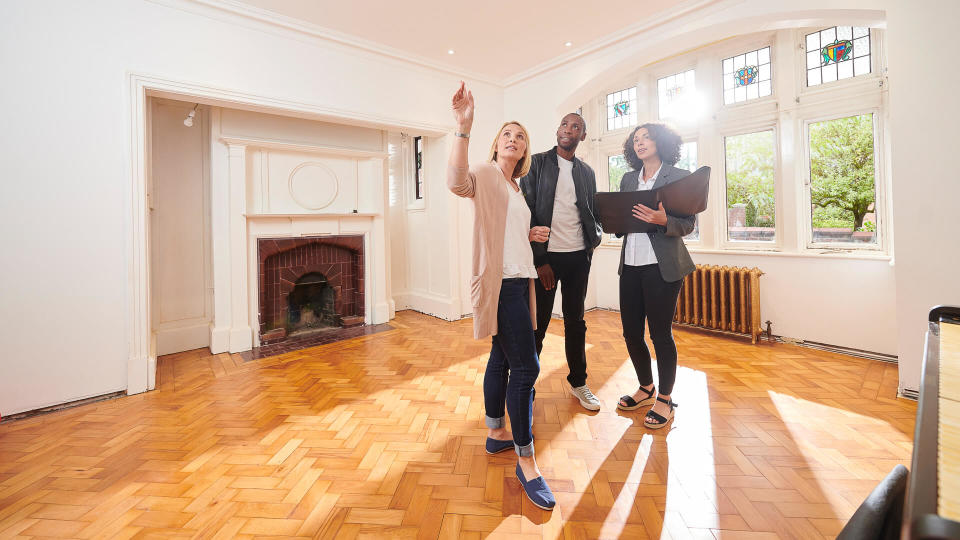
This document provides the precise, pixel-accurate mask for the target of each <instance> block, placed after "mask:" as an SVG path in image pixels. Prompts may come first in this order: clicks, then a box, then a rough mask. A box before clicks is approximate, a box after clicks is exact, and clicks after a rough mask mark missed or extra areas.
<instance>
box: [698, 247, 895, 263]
mask: <svg viewBox="0 0 960 540" xmlns="http://www.w3.org/2000/svg"><path fill="white" fill-rule="evenodd" d="M687 250H688V251H689V252H690V253H702V254H704V255H758V256H761V257H794V258H796V257H800V258H808V259H856V260H865V261H888V262H889V261H892V260H893V257H892V256H890V255H888V254H886V253H882V252H877V251H869V252H867V251H858V250H851V251H836V250H817V249H810V250H804V251H797V252H786V251H773V250H769V249H708V248H697V247H692V246H687Z"/></svg>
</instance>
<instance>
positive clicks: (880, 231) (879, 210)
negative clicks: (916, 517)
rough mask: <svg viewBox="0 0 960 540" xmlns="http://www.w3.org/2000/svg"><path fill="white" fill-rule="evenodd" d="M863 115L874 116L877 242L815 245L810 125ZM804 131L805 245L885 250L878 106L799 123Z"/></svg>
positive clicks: (881, 147) (883, 194)
mask: <svg viewBox="0 0 960 540" xmlns="http://www.w3.org/2000/svg"><path fill="white" fill-rule="evenodd" d="M865 114H872V115H873V189H874V201H873V214H874V215H875V216H876V218H877V231H876V232H877V240H876V242H875V243H873V244H862V243H861V244H858V243H854V242H815V241H814V240H813V219H812V217H813V216H812V206H813V194H812V193H811V191H810V189H811V185H812V183H813V180H812V178H811V176H812V175H811V172H810V124H816V123H820V122H828V121H830V120H839V119H841V118H849V117H851V116H861V115H865ZM802 124H803V128H802V130H801V133H802V136H803V153H802V154H801V155H802V156H803V159H804V161H803V164H802V165H803V170H804V172H803V197H802V201H803V213H802V214H801V215H802V216H803V219H804V226H803V232H804V237H803V240H804V245H805V246H806V249H808V250H855V251H874V252H883V251H886V242H885V240H886V236H887V235H886V234H884V233H885V232H886V230H885V229H886V204H885V203H886V196H885V194H886V189H884V187H885V185H886V183H885V182H884V181H883V179H884V176H883V165H882V164H883V155H882V153H881V152H882V150H883V146H882V143H883V140H882V138H881V127H882V117H881V110H880V107H871V108H866V109H850V110H848V111H847V112H841V113H833V114H827V115H823V116H816V117H809V118H804V119H803V120H802Z"/></svg>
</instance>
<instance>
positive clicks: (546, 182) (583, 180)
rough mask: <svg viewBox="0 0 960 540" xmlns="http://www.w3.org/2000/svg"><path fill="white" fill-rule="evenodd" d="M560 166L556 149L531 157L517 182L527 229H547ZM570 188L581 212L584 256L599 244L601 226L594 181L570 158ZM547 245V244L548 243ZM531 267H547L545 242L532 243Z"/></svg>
mask: <svg viewBox="0 0 960 540" xmlns="http://www.w3.org/2000/svg"><path fill="white" fill-rule="evenodd" d="M559 175H560V166H559V165H558V164H557V147H556V146H554V147H553V149H552V150H548V151H546V152H541V153H539V154H534V155H533V158H532V163H531V164H530V172H528V173H527V175H526V176H524V177H523V178H521V179H520V189H522V190H523V195H524V197H526V199H527V205H528V206H529V207H530V226H531V227H536V226H544V227H549V226H550V223H551V222H552V221H553V201H554V198H555V197H556V193H557V177H558V176H559ZM573 185H574V189H575V190H576V193H577V210H578V211H579V212H580V225H581V229H582V230H583V244H584V246H586V250H587V253H588V254H589V253H592V252H593V249H594V248H596V247H597V246H598V245H600V235H601V231H600V224H599V222H598V219H597V214H596V209H595V207H594V202H593V199H594V195H596V194H597V179H596V176H595V175H594V173H593V169H591V168H590V166H589V165H587V164H586V163H584V162H583V161H580V160H579V159H577V158H576V156H574V158H573ZM548 242H549V241H548ZM530 245H531V246H532V247H533V264H534V265H535V266H543V265H544V264H547V262H548V261H547V242H543V243H540V242H531V243H530Z"/></svg>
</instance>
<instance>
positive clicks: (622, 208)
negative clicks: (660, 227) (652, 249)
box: [595, 167, 710, 234]
mask: <svg viewBox="0 0 960 540" xmlns="http://www.w3.org/2000/svg"><path fill="white" fill-rule="evenodd" d="M709 192H710V167H700V168H699V169H697V170H696V171H694V172H692V173H690V174H688V175H687V176H684V177H683V178H680V179H679V180H675V181H673V182H670V183H669V184H667V185H665V186H661V187H658V188H656V189H651V190H648V191H621V192H615V193H597V195H596V199H595V202H596V207H597V213H598V214H599V216H600V224H601V225H602V226H603V232H605V233H609V234H625V233H635V232H653V231H656V230H657V225H654V224H653V223H647V222H646V221H641V220H639V219H637V218H635V217H633V213H632V210H633V207H634V206H635V205H637V204H643V205H645V206H647V207H649V208H653V209H657V208H659V207H660V203H661V202H662V203H663V209H664V210H666V212H667V213H668V214H670V215H671V216H677V217H689V216H695V215H697V214H699V213H700V212H703V211H704V210H706V209H707V195H708V193H709Z"/></svg>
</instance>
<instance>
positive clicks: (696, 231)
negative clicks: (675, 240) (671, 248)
mask: <svg viewBox="0 0 960 540" xmlns="http://www.w3.org/2000/svg"><path fill="white" fill-rule="evenodd" d="M674 167H677V168H678V169H686V170H688V171H690V172H693V171H695V170H697V141H690V142H685V143H683V146H681V147H680V161H678V162H677V163H676V165H674ZM683 238H684V240H691V241H694V242H696V241H698V240H700V218H697V221H696V222H695V223H694V225H693V232H691V233H690V234H688V235H686V236H684V237H683Z"/></svg>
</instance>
